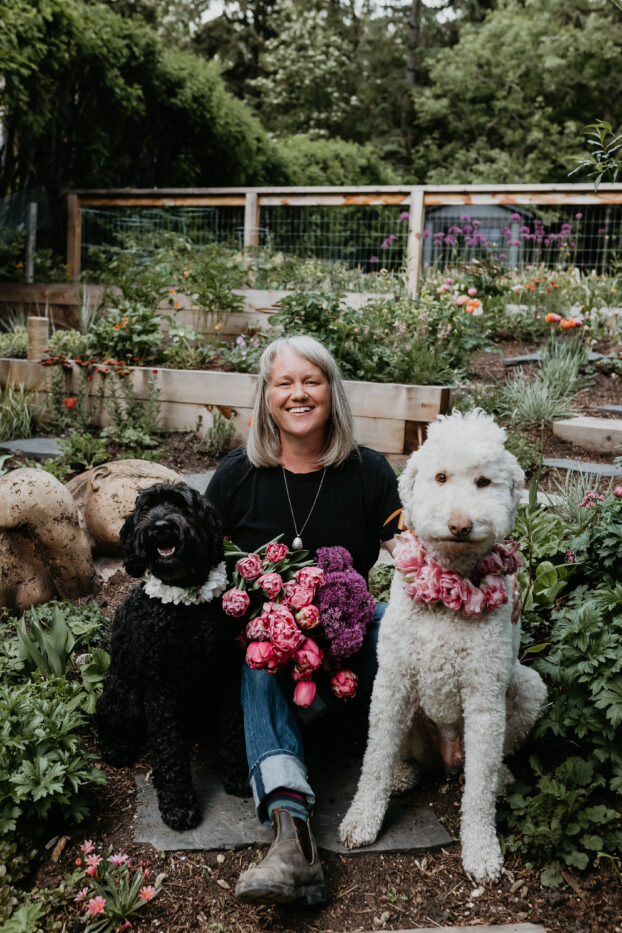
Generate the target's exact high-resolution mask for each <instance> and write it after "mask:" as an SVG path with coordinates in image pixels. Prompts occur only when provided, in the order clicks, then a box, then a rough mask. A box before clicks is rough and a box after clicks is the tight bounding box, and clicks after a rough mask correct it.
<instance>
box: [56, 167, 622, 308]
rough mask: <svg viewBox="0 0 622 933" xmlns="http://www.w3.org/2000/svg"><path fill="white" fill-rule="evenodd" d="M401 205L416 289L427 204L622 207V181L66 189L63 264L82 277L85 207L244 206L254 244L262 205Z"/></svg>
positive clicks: (248, 238) (410, 281)
mask: <svg viewBox="0 0 622 933" xmlns="http://www.w3.org/2000/svg"><path fill="white" fill-rule="evenodd" d="M382 204H386V205H394V206H403V207H404V208H405V209H407V210H408V213H409V222H408V223H409V226H408V245H407V254H406V273H407V285H408V291H409V293H410V294H411V295H415V294H416V293H417V289H418V285H419V277H420V274H421V255H422V233H423V229H424V219H425V209H426V207H439V206H443V205H491V204H494V205H516V206H519V205H547V206H551V205H568V204H573V205H577V206H588V205H605V204H619V205H622V184H615V185H614V184H605V185H601V187H600V188H599V190H598V191H597V192H595V191H594V187H593V185H591V184H575V185H572V184H560V185H437V186H430V185H409V186H406V185H380V186H378V187H369V186H359V187H324V188H323V187H307V188H305V187H286V188H166V189H165V188H155V189H147V188H127V189H89V190H79V191H70V192H67V265H68V266H69V269H70V272H71V275H72V276H73V278H74V279H77V278H78V276H79V275H80V254H81V243H82V210H83V208H85V207H86V208H88V207H205V206H220V207H232V206H233V207H244V246H245V248H248V247H252V246H256V245H257V243H258V231H259V226H260V216H261V208H262V207H280V206H289V207H300V206H308V207H312V206H360V205H366V206H373V205H382Z"/></svg>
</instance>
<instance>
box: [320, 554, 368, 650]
mask: <svg viewBox="0 0 622 933" xmlns="http://www.w3.org/2000/svg"><path fill="white" fill-rule="evenodd" d="M317 561H318V566H319V567H321V568H322V570H323V571H324V574H325V576H326V583H325V585H324V586H322V587H320V589H319V590H318V592H317V595H316V600H315V603H316V605H317V607H318V609H319V610H320V619H321V626H322V629H323V633H324V636H325V637H326V638H327V639H328V641H329V642H330V646H329V651H330V653H331V654H332V655H334V656H336V657H339V658H347V657H350V655H352V654H355V652H357V651H358V650H359V648H360V647H361V645H362V643H363V638H364V636H365V630H366V628H367V626H368V624H369V623H370V622H371V620H372V618H373V615H374V608H375V603H374V599H373V597H372V596H370V594H369V593H368V591H367V586H366V585H365V580H364V579H363V577H362V576H361V575H360V573H357V571H356V570H354V568H353V567H352V557H351V555H350V553H349V552H348V551H346V549H345V548H342V547H328V548H318V551H317Z"/></svg>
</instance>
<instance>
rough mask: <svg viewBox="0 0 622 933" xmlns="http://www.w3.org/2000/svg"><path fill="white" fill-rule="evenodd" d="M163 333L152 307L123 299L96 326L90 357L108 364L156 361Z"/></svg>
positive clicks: (90, 338) (90, 345)
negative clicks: (109, 361) (110, 362)
mask: <svg viewBox="0 0 622 933" xmlns="http://www.w3.org/2000/svg"><path fill="white" fill-rule="evenodd" d="M161 342H162V332H161V330H160V320H159V318H158V317H157V316H156V314H155V311H154V310H153V309H152V308H148V307H145V306H143V305H140V304H137V303H135V302H130V301H127V300H124V299H122V300H121V301H119V302H118V304H117V306H116V307H115V308H111V309H109V310H108V311H107V313H106V314H104V315H102V317H100V318H99V320H98V321H97V322H96V323H95V324H94V325H93V327H92V329H91V332H90V333H89V335H88V354H89V356H91V357H101V358H102V359H104V360H106V361H108V360H112V361H114V362H124V363H130V364H132V363H138V365H142V364H143V363H148V362H151V361H152V360H155V359H156V357H157V355H158V351H159V347H160V344H161Z"/></svg>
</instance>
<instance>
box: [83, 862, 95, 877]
mask: <svg viewBox="0 0 622 933" xmlns="http://www.w3.org/2000/svg"><path fill="white" fill-rule="evenodd" d="M84 874H85V875H88V876H89V878H94V877H95V875H96V874H97V865H89V867H88V868H87V869H86V871H85V872H84Z"/></svg>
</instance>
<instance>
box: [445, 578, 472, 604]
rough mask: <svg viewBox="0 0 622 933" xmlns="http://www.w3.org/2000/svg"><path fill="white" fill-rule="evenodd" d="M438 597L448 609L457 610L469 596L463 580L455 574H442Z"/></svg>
mask: <svg viewBox="0 0 622 933" xmlns="http://www.w3.org/2000/svg"><path fill="white" fill-rule="evenodd" d="M440 596H441V599H442V601H443V602H444V604H445V605H446V606H447V607H448V608H449V609H454V610H456V611H457V610H459V609H462V606H463V605H464V603H465V602H466V600H467V599H468V596H469V591H468V589H467V586H466V583H465V581H464V579H463V578H462V577H460V576H458V574H457V573H443V574H441V579H440Z"/></svg>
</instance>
